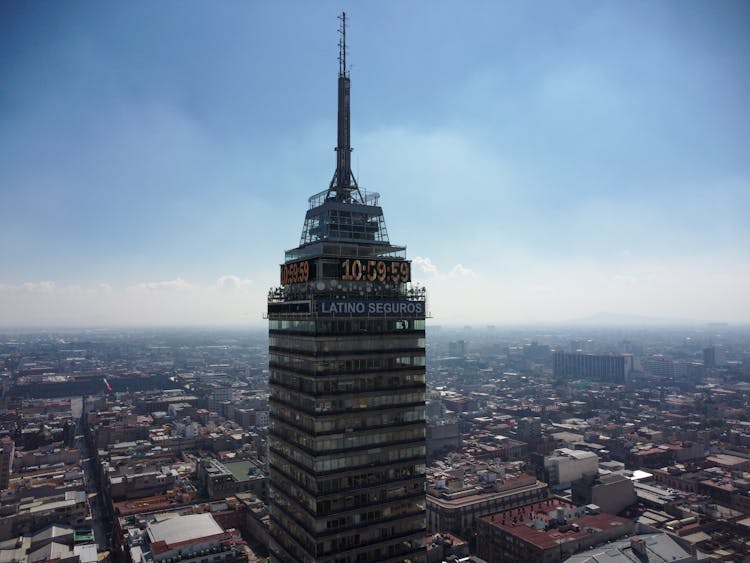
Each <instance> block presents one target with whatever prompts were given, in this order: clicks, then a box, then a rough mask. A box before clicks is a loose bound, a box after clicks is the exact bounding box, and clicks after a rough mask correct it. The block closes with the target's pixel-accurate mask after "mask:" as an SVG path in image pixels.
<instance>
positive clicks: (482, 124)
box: [0, 0, 750, 325]
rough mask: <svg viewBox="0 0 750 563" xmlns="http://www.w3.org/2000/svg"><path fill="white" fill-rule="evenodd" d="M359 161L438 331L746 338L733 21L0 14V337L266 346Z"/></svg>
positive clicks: (748, 190)
mask: <svg viewBox="0 0 750 563" xmlns="http://www.w3.org/2000/svg"><path fill="white" fill-rule="evenodd" d="M342 8H343V9H345V10H346V11H347V13H348V15H349V23H350V26H349V30H348V31H349V33H348V39H349V60H350V62H351V64H352V69H351V77H352V139H353V141H352V142H353V145H354V149H355V150H354V153H353V159H352V162H353V168H354V171H355V174H356V175H357V178H358V180H359V183H360V185H361V186H363V187H365V188H367V189H368V190H373V191H378V192H380V193H381V195H382V198H381V203H382V205H383V208H384V211H385V214H386V221H387V224H388V229H389V234H390V238H391V241H392V242H395V243H397V244H406V245H407V246H408V249H409V256H410V258H412V259H414V260H415V268H414V270H415V277H416V278H417V279H418V280H419V282H420V283H422V284H424V285H426V286H427V287H428V291H429V299H430V304H429V308H430V310H431V312H432V315H433V322H434V323H435V324H451V323H461V324H465V323H495V324H504V323H533V322H552V321H563V320H568V319H576V318H580V317H586V316H588V315H593V314H596V313H599V312H602V311H607V312H615V313H621V314H630V315H641V316H650V317H658V318H669V319H686V320H708V321H730V322H750V219H749V218H748V217H750V213H749V212H750V149H749V147H750V112H749V111H748V109H747V101H748V100H750V65H748V63H747V54H748V53H750V35H748V34H747V29H748V28H749V27H750V6H748V5H747V3H746V2H729V1H718V2H710V3H709V2H694V1H684V2H676V1H673V2H630V1H628V2H625V1H613V2H599V1H591V2H588V1H582V0H576V1H574V2H564V3H563V2H541V1H540V2H535V3H525V2H524V3H521V2H494V1H493V2H457V1H453V2H440V1H438V2H434V1H430V2H427V1H423V2H420V1H413V2H378V3H367V2H344V3H343V5H342V3H341V2H338V3H333V2H325V1H324V2H315V3H312V2H302V1H300V2H228V1H227V2H212V3H205V2H182V1H181V2H177V1H172V2H170V1H165V2H158V3H157V2H145V1H144V2H129V3H105V2H65V3H62V2H14V1H8V2H3V3H1V4H0V77H2V78H0V131H1V132H2V134H1V135H0V261H1V263H2V266H0V325H40V324H41V325H45V324H49V325H119V324H135V325H151V324H157V325H180V324H207V325H262V323H263V320H262V313H263V310H264V307H265V295H266V292H267V290H268V288H269V287H271V286H272V285H275V284H276V283H277V280H278V264H279V262H281V261H282V259H283V252H284V250H285V249H288V248H292V247H294V246H296V245H297V243H298V240H299V234H300V231H301V227H302V222H303V218H304V212H305V209H306V204H307V197H308V196H310V195H311V194H313V193H316V192H318V191H320V190H322V189H325V188H326V187H327V185H328V182H329V181H330V177H331V175H332V173H333V169H334V152H333V150H332V149H333V146H334V145H335V119H336V73H337V70H338V66H337V61H336V56H337V47H336V42H337V39H338V38H337V34H336V29H337V25H338V21H337V19H336V16H337V14H338V12H339V11H340V10H341V9H342Z"/></svg>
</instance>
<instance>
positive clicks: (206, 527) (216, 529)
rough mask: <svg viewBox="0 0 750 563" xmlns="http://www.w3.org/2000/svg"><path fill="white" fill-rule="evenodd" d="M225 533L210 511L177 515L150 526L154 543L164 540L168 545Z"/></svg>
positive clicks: (150, 536)
mask: <svg viewBox="0 0 750 563" xmlns="http://www.w3.org/2000/svg"><path fill="white" fill-rule="evenodd" d="M223 533H224V530H223V529H222V527H221V526H219V525H218V524H217V523H216V520H214V517H213V516H212V515H211V514H208V513H203V514H188V515H187V516H175V517H174V518H169V519H167V520H164V521H162V522H158V523H156V524H151V525H150V526H149V527H148V536H149V539H150V540H151V543H152V544H153V543H155V542H159V541H163V542H164V543H166V544H167V545H174V544H177V543H182V542H191V541H195V540H199V539H201V538H206V537H209V536H215V535H217V534H223Z"/></svg>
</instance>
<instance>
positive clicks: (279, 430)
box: [271, 423, 425, 454]
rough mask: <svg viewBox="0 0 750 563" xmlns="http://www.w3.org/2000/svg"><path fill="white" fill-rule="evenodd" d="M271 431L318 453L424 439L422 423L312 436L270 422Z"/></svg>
mask: <svg viewBox="0 0 750 563" xmlns="http://www.w3.org/2000/svg"><path fill="white" fill-rule="evenodd" d="M271 431H272V432H273V433H274V434H275V435H276V436H278V437H280V438H282V439H284V440H287V441H289V442H292V443H294V444H297V445H300V446H302V447H303V448H307V449H308V450H312V451H314V452H316V453H318V454H319V453H323V452H326V451H331V450H343V449H346V448H362V447H365V446H375V445H378V444H387V443H394V442H411V441H415V440H420V439H421V440H424V437H425V431H424V427H423V426H422V425H419V426H416V427H407V428H404V429H394V430H387V431H381V432H368V433H367V434H354V433H351V434H344V435H341V436H330V437H325V436H322V437H321V436H317V437H313V436H310V435H309V434H306V433H304V432H300V431H298V430H295V429H294V428H292V427H289V426H286V425H284V424H280V423H279V424H276V423H274V424H272V425H271Z"/></svg>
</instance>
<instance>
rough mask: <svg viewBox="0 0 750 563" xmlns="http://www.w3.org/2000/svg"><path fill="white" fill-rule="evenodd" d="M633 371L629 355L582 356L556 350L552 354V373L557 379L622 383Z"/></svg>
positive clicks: (577, 353) (631, 358)
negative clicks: (582, 379)
mask: <svg viewBox="0 0 750 563" xmlns="http://www.w3.org/2000/svg"><path fill="white" fill-rule="evenodd" d="M632 370H633V356H631V355H629V354H625V355H623V354H582V353H580V352H573V353H568V352H564V351H562V350H557V351H555V352H554V353H553V354H552V372H553V374H554V376H555V377H557V378H577V377H580V378H584V379H593V380H595V381H609V382H612V383H623V382H624V381H625V379H626V377H627V376H628V375H629V374H630V372H631V371H632Z"/></svg>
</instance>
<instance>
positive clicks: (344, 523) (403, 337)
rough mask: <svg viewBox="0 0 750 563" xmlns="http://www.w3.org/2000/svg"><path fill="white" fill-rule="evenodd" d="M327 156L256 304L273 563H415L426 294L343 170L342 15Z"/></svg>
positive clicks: (421, 482) (422, 528)
mask: <svg viewBox="0 0 750 563" xmlns="http://www.w3.org/2000/svg"><path fill="white" fill-rule="evenodd" d="M340 19H341V25H340V29H339V33H340V41H339V75H338V144H337V146H336V171H335V172H334V175H333V178H332V180H331V183H330V185H329V186H328V189H326V190H324V191H322V192H320V193H317V194H315V195H313V196H311V197H310V198H309V200H308V201H309V207H308V210H307V213H306V215H305V222H304V226H303V228H302V235H301V237H300V242H299V246H298V247H296V248H294V249H292V250H288V251H286V253H285V259H284V263H283V264H282V265H281V285H280V286H279V287H278V288H276V289H273V290H272V291H271V292H270V293H269V296H268V320H269V372H270V376H269V378H270V381H269V383H270V388H271V397H270V435H269V467H270V484H271V487H270V499H271V500H270V516H271V526H270V550H271V559H272V561H283V562H287V561H300V562H329V563H344V562H347V563H348V562H352V563H354V562H358V561H392V562H397V561H398V562H402V561H412V562H414V561H424V560H425V551H424V547H423V539H424V536H425V533H426V520H425V514H426V513H425V450H426V447H425V446H426V444H425V294H424V289H423V288H416V287H412V286H411V262H410V261H409V260H407V259H406V247H404V246H396V245H393V244H391V243H390V242H389V240H388V233H387V231H386V227H385V220H384V217H383V211H382V209H381V208H380V206H379V203H378V200H379V194H377V193H373V192H370V193H367V192H366V191H365V190H363V189H360V187H359V186H358V184H357V181H356V179H355V178H354V175H353V174H352V171H351V151H352V149H351V144H350V136H349V135H350V121H349V117H350V112H349V90H350V79H349V71H348V69H347V66H346V14H343V13H342V15H341V16H340Z"/></svg>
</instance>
